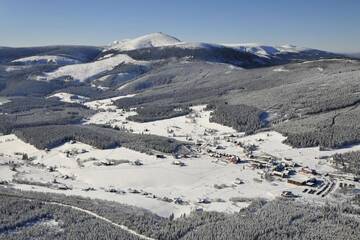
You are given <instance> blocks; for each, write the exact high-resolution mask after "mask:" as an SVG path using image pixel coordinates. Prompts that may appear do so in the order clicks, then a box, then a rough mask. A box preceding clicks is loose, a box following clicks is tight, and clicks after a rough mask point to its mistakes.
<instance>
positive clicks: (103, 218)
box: [0, 193, 155, 240]
mask: <svg viewBox="0 0 360 240" xmlns="http://www.w3.org/2000/svg"><path fill="white" fill-rule="evenodd" d="M0 196H6V197H15V198H21V199H24V200H29V201H33V200H37V201H40V202H43V203H45V204H51V205H57V206H61V207H68V208H71V209H74V210H77V211H80V212H83V213H86V214H88V215H91V216H93V217H95V218H97V219H100V220H102V221H104V222H107V223H109V224H111V225H113V226H115V227H118V228H121V229H122V230H124V231H126V232H128V233H130V234H132V235H135V236H137V237H138V238H140V239H146V240H155V239H154V238H150V237H147V236H145V235H142V234H140V233H137V232H135V231H134V230H131V229H129V228H128V227H127V226H125V225H121V224H117V223H115V222H113V221H111V220H110V219H107V218H105V217H102V216H100V215H98V214H96V213H94V212H92V211H89V210H86V209H84V208H80V207H76V206H73V205H69V204H64V203H59V202H54V201H45V200H39V199H36V198H28V197H21V196H16V195H12V194H6V193H0Z"/></svg>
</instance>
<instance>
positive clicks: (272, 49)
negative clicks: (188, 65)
mask: <svg viewBox="0 0 360 240" xmlns="http://www.w3.org/2000/svg"><path fill="white" fill-rule="evenodd" d="M144 48H165V49H166V48H179V49H193V50H194V49H209V48H231V49H234V50H237V51H240V52H243V53H251V54H254V55H257V56H258V57H265V58H270V57H273V56H276V55H280V54H281V55H286V54H300V53H303V52H316V54H317V55H319V53H320V52H323V53H326V54H328V52H325V51H320V50H316V49H311V48H304V47H298V46H294V45H290V44H285V45H280V46H270V45H262V44H256V43H235V44H227V43H222V44H215V43H205V42H185V41H181V40H179V39H178V38H176V37H173V36H170V35H167V34H164V33H161V32H158V33H150V34H147V35H144V36H140V37H137V38H134V39H125V40H120V41H115V42H114V43H113V44H112V45H111V46H109V47H108V48H105V49H104V52H108V51H114V50H115V51H119V52H122V51H133V50H139V49H144Z"/></svg>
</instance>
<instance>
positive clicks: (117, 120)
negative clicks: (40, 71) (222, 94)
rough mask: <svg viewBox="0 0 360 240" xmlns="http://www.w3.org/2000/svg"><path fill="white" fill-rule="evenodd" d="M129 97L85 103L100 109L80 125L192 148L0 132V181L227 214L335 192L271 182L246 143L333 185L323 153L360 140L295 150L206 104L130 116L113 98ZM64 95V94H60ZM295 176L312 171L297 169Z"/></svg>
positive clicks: (258, 153) (161, 208) (162, 209)
mask: <svg viewBox="0 0 360 240" xmlns="http://www.w3.org/2000/svg"><path fill="white" fill-rule="evenodd" d="M132 96H133V95H128V96H122V97H117V98H111V99H105V100H99V101H93V102H87V103H85V105H87V106H88V107H90V108H92V109H96V110H101V111H99V112H98V113H97V114H95V115H94V116H92V117H91V118H90V119H89V120H88V122H87V123H85V124H90V123H97V124H109V125H112V126H113V127H115V126H118V127H123V128H126V129H129V130H132V131H133V132H136V133H144V134H156V135H161V136H167V137H172V138H175V139H178V140H182V141H188V142H192V143H194V144H196V146H197V148H196V151H197V154H196V155H194V156H192V157H189V158H185V157H183V158H181V159H177V158H175V156H172V155H166V156H164V157H163V158H162V157H159V156H156V155H147V154H144V153H140V152H136V151H133V150H130V149H127V148H124V147H119V148H114V149H106V150H100V149H96V148H94V147H92V146H89V145H86V144H83V143H80V142H68V143H65V144H63V145H61V146H59V147H57V148H54V149H51V150H49V151H44V150H38V149H36V148H35V147H33V146H31V145H29V144H27V143H25V142H23V141H21V140H20V139H18V138H17V137H16V136H15V135H5V136H0V153H1V157H0V181H7V182H9V183H11V184H14V186H15V187H16V188H20V189H26V190H36V191H48V192H57V193H59V192H60V193H64V194H68V195H81V196H86V197H91V198H100V199H106V200H114V201H117V202H120V203H126V204H130V205H136V206H139V207H143V208H146V209H149V210H151V211H153V212H155V213H157V214H159V215H161V216H169V215H170V214H171V213H174V214H175V216H177V217H178V216H180V215H181V214H183V213H189V212H190V211H193V210H198V209H203V210H206V211H211V210H215V211H222V212H229V213H230V212H235V211H238V210H239V209H241V208H243V207H245V206H247V205H248V204H249V203H250V200H251V199H253V198H259V197H260V198H266V199H274V198H276V197H279V196H280V195H281V194H282V192H283V191H291V192H292V193H294V194H295V195H297V196H299V198H298V199H299V200H300V201H309V202H319V203H321V202H325V201H331V199H332V194H331V193H330V194H328V195H326V196H325V197H321V196H320V195H316V194H307V193H303V191H304V189H305V188H306V187H305V186H297V185H294V184H290V183H288V182H287V180H286V179H284V178H281V177H274V179H273V180H272V181H268V180H266V179H264V178H263V176H264V170H263V169H257V168H254V167H253V165H252V163H253V160H251V159H249V156H248V155H247V154H246V151H245V149H244V147H243V146H246V145H250V144H254V145H256V146H257V149H256V150H255V151H253V155H254V157H253V158H254V159H257V158H259V159H260V158H263V157H264V156H273V157H275V158H278V159H284V158H288V159H292V161H293V162H294V163H297V164H299V165H301V166H302V167H309V168H310V169H316V170H317V172H318V173H319V174H321V175H320V176H319V177H318V178H319V179H322V180H323V181H324V182H325V183H327V182H329V184H330V183H334V187H333V189H331V190H332V191H335V190H336V188H337V186H338V180H334V179H330V178H328V177H323V176H324V175H325V174H326V173H334V172H336V170H335V169H334V168H333V167H332V166H331V164H330V162H329V160H327V159H326V158H325V156H330V155H332V154H334V153H339V152H345V151H352V150H360V145H358V146H354V147H353V148H346V149H341V150H336V151H320V150H319V148H306V149H295V148H292V147H290V146H288V145H285V144H283V143H282V141H283V140H284V139H285V137H283V136H282V135H281V134H279V133H277V132H273V131H271V132H262V133H258V134H255V135H252V136H244V135H243V134H242V133H238V132H236V131H235V130H234V129H232V128H229V127H225V126H222V125H220V124H216V123H212V122H209V116H210V112H209V111H205V110H204V108H205V106H195V107H193V108H192V110H193V111H192V113H190V114H189V115H187V116H181V117H176V118H172V119H166V120H160V121H154V122H148V123H136V122H132V121H128V120H126V117H127V116H130V115H134V114H136V113H135V112H134V111H128V112H126V111H124V110H122V109H117V108H116V107H115V106H114V105H113V101H114V100H116V99H119V98H123V97H132ZM60 97H61V96H60ZM66 97H67V96H66ZM63 99H65V100H66V98H65V96H63ZM65 100H64V101H65ZM238 143H242V146H240V145H239V144H238ZM214 153H218V154H230V155H236V156H238V157H239V158H240V159H241V160H242V161H240V162H239V163H237V164H234V163H231V162H229V161H228V160H227V159H226V158H224V157H214V155H213V154H214ZM136 163H141V164H136ZM180 163H181V164H183V165H184V166H181V164H180ZM295 178H296V179H306V178H309V176H307V175H306V174H305V173H304V174H300V173H298V174H296V176H295V177H294V179H295ZM341 181H342V180H341Z"/></svg>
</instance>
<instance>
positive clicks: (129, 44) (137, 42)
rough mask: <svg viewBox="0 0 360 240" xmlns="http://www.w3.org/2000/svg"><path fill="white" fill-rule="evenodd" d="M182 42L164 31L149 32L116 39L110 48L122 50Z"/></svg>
mask: <svg viewBox="0 0 360 240" xmlns="http://www.w3.org/2000/svg"><path fill="white" fill-rule="evenodd" d="M179 42H181V41H180V40H179V39H177V38H175V37H173V36H170V35H168V34H165V33H162V32H154V33H149V34H146V35H143V36H140V37H137V38H134V39H125V40H121V41H116V42H114V43H113V44H112V46H111V47H110V49H116V50H120V51H127V50H134V49H140V48H149V47H161V46H167V45H173V44H176V43H179Z"/></svg>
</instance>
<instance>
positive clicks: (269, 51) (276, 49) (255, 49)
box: [223, 43, 311, 57]
mask: <svg viewBox="0 0 360 240" xmlns="http://www.w3.org/2000/svg"><path fill="white" fill-rule="evenodd" d="M223 45H224V46H226V47H231V48H234V49H237V50H239V51H243V52H248V53H252V54H255V55H258V56H261V57H270V56H275V55H277V54H281V53H283V54H286V53H300V52H302V51H306V50H311V49H308V48H302V47H297V46H293V45H282V46H267V45H260V44H256V43H243V44H223Z"/></svg>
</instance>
